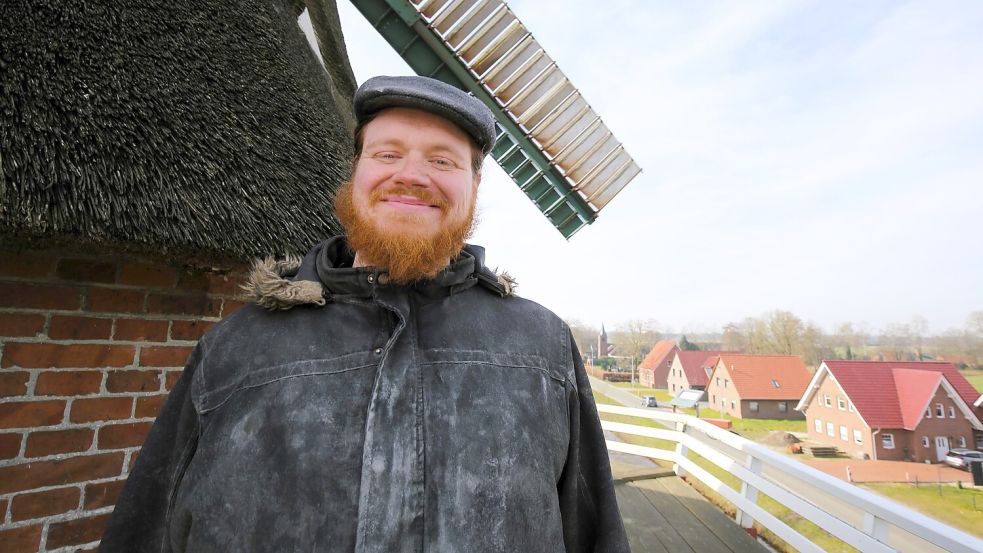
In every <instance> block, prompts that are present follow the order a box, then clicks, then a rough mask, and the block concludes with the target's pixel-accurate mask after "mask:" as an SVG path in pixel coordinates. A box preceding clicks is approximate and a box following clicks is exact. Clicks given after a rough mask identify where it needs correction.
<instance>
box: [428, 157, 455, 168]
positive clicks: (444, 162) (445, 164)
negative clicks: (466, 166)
mask: <svg viewBox="0 0 983 553" xmlns="http://www.w3.org/2000/svg"><path fill="white" fill-rule="evenodd" d="M431 163H433V164H434V165H436V166H437V167H440V168H443V169H450V168H451V167H454V166H455V165H454V162H453V161H451V160H449V159H446V158H442V157H438V158H434V159H433V160H431Z"/></svg>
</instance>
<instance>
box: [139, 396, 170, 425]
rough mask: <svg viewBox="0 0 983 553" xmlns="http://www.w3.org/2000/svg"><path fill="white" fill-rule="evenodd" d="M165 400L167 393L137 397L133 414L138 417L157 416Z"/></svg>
mask: <svg viewBox="0 0 983 553" xmlns="http://www.w3.org/2000/svg"><path fill="white" fill-rule="evenodd" d="M165 402H167V394H161V395H159V396H144V397H138V398H137V408H136V413H135V414H134V415H133V416H134V417H136V418H138V419H144V418H147V417H157V415H158V414H159V413H160V410H161V408H162V407H164V403H165Z"/></svg>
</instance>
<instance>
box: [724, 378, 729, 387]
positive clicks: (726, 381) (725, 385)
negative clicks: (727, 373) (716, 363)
mask: <svg viewBox="0 0 983 553" xmlns="http://www.w3.org/2000/svg"><path fill="white" fill-rule="evenodd" d="M728 384H730V380H727V379H726V378H725V379H724V388H726V387H727V385H728Z"/></svg>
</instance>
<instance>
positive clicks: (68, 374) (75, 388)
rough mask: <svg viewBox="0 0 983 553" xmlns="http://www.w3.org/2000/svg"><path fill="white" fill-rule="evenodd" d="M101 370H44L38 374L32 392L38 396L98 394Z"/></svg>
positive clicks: (100, 383)
mask: <svg viewBox="0 0 983 553" xmlns="http://www.w3.org/2000/svg"><path fill="white" fill-rule="evenodd" d="M101 385H102V372H101V371H44V372H43V373H41V374H39V375H38V382H37V384H36V385H35V386H34V394H35V395H38V396H84V395H88V394H98V393H99V387H100V386H101Z"/></svg>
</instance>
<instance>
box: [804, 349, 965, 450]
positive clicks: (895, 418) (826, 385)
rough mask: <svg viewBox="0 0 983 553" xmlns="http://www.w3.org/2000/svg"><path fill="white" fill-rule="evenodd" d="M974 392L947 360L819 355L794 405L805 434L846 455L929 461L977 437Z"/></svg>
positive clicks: (963, 445)
mask: <svg viewBox="0 0 983 553" xmlns="http://www.w3.org/2000/svg"><path fill="white" fill-rule="evenodd" d="M975 393H976V392H975V390H972V385H971V384H969V383H968V382H967V381H966V380H965V378H964V377H963V376H962V375H961V374H959V372H958V371H957V370H956V369H955V367H952V365H951V364H948V363H932V362H874V361H824V362H823V364H822V365H820V368H819V370H817V371H816V374H815V376H814V377H813V380H812V382H810V384H809V388H808V389H807V391H806V393H805V394H804V395H803V397H802V399H801V401H800V402H799V404H798V405H797V406H796V409H797V410H800V411H804V412H805V415H806V424H807V427H808V432H809V439H810V440H812V441H815V442H820V443H824V444H828V445H833V446H836V448H837V449H839V450H840V451H842V452H844V453H846V454H847V455H850V456H851V457H856V458H862V459H880V460H892V461H915V462H930V463H935V462H939V461H941V460H942V458H943V457H944V456H945V453H946V452H947V451H948V450H949V449H951V448H956V447H968V448H974V447H978V446H979V443H980V442H981V441H983V426H980V420H979V419H980V413H979V411H980V409H979V408H976V407H973V405H972V404H971V403H969V402H967V401H966V399H964V398H967V397H972V396H973V395H974V394H975Z"/></svg>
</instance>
